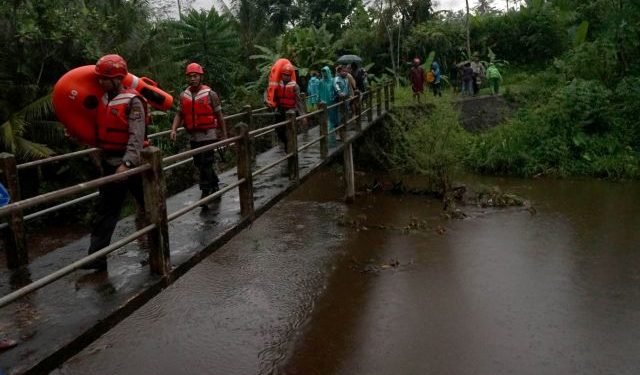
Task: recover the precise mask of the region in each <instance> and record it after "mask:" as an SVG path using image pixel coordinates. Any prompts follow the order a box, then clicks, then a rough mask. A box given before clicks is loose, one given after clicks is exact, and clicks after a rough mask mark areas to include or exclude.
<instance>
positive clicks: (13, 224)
mask: <svg viewBox="0 0 640 375" xmlns="http://www.w3.org/2000/svg"><path fill="white" fill-rule="evenodd" d="M383 88H384V105H385V111H388V110H389V101H390V100H391V101H393V96H391V98H390V95H393V87H392V86H391V84H390V83H385V84H383V85H382V86H378V87H377V88H374V89H372V90H370V91H368V92H366V93H358V94H357V95H356V96H354V97H352V98H349V99H346V100H344V101H341V102H338V103H335V104H333V105H330V106H326V105H324V104H322V103H321V104H319V109H318V110H316V111H313V112H311V113H308V114H305V115H302V116H298V117H296V116H295V113H294V112H292V111H291V112H289V113H287V120H285V121H282V122H279V123H276V124H273V125H269V126H266V127H263V128H258V129H255V126H254V122H253V115H254V114H255V113H256V112H259V111H263V110H264V109H259V110H256V111H254V110H251V107H250V106H246V107H245V111H244V112H241V113H237V114H234V115H230V116H227V117H225V119H229V120H231V119H246V120H247V123H242V122H241V123H239V124H238V125H237V126H236V131H237V133H238V134H237V135H236V136H234V137H230V138H228V139H225V140H222V141H219V142H216V143H213V144H210V145H206V146H202V147H199V148H196V149H193V150H189V151H185V152H182V153H179V154H176V155H172V156H167V157H165V158H162V152H161V150H160V149H158V148H157V147H148V148H145V149H144V150H143V151H142V158H143V161H144V163H143V164H142V165H140V166H138V167H135V168H132V169H130V170H128V171H126V172H123V173H119V174H114V175H110V176H105V177H101V178H98V179H95V180H91V181H87V182H83V183H80V184H78V185H75V186H71V187H67V188H63V189H59V190H56V191H52V192H49V193H45V194H42V195H38V196H36V197H32V198H28V199H25V200H19V199H17V197H19V186H18V178H17V171H18V170H19V169H24V168H27V167H24V165H25V164H29V166H28V167H32V166H35V165H41V164H44V163H45V161H46V162H53V161H60V160H65V159H70V158H72V157H77V156H80V155H85V154H87V153H89V152H93V151H94V150H84V151H80V152H76V153H72V154H73V155H72V154H67V155H60V156H59V157H54V158H55V159H54V158H49V159H44V160H41V161H37V162H40V163H39V164H34V163H36V162H30V163H25V164H23V167H22V168H20V167H19V166H18V167H17V166H16V164H15V158H14V156H13V155H10V154H6V153H5V154H1V155H0V163H2V164H1V166H2V170H3V176H4V180H5V181H4V182H5V183H6V185H7V187H8V189H9V190H10V193H11V195H12V200H13V202H14V203H11V204H9V205H7V206H5V207H2V208H0V217H7V216H8V217H9V219H8V220H9V223H8V225H5V227H6V231H5V232H6V236H5V245H6V252H7V263H8V266H9V267H10V268H16V267H19V266H21V265H24V264H27V263H28V254H27V251H26V246H25V232H24V221H25V220H26V219H27V218H28V217H29V216H31V217H36V216H40V215H43V214H45V213H49V212H52V211H55V210H59V209H61V208H63V207H66V206H69V205H71V204H75V203H77V202H79V201H82V200H86V199H89V198H88V197H93V196H95V195H97V193H92V194H89V195H87V196H84V197H81V198H76V199H74V200H71V201H68V202H65V203H63V204H60V205H58V206H54V207H50V208H47V209H45V210H43V211H39V212H36V213H34V214H31V215H27V216H23V210H25V209H27V208H30V207H35V206H37V205H40V204H43V203H48V202H51V201H54V200H59V199H61V198H65V197H69V196H73V195H76V194H79V193H82V192H85V191H87V190H93V189H96V188H98V187H100V186H103V185H105V184H108V183H113V182H117V181H121V180H124V179H126V178H127V177H130V176H133V175H138V174H140V175H142V179H143V188H144V200H145V214H146V219H147V224H148V225H146V226H145V227H143V228H142V229H140V230H138V231H136V232H134V233H132V234H130V235H128V236H126V237H124V238H122V239H120V240H117V241H115V242H113V243H112V244H110V245H109V246H107V247H105V248H103V249H100V250H99V251H97V252H95V253H93V254H91V255H88V256H86V257H84V258H82V259H80V260H78V261H76V262H74V263H72V264H70V265H68V266H65V267H63V268H61V269H59V270H57V271H55V272H53V273H51V274H49V275H47V276H45V277H43V278H41V279H39V280H37V281H35V282H33V283H31V284H29V285H26V286H25V287H23V288H21V289H18V290H16V291H14V292H12V293H10V294H8V295H6V296H4V297H2V298H0V307H3V306H5V305H7V304H9V303H11V302H13V301H15V300H17V299H19V298H21V297H23V296H25V295H27V294H29V293H31V292H33V291H36V290H38V289H40V288H42V287H44V286H46V285H48V284H50V283H52V282H54V281H55V280H57V279H59V278H61V277H63V276H65V275H68V274H69V273H71V272H73V271H75V270H77V269H79V268H80V267H82V266H84V265H87V264H89V263H91V262H93V261H95V260H96V259H98V258H100V257H103V256H106V255H108V254H110V253H112V252H114V251H115V250H117V249H120V248H121V247H123V246H125V245H126V244H128V243H130V242H132V241H134V240H136V239H137V238H139V237H141V236H142V235H145V234H148V235H149V239H150V246H149V247H150V250H149V266H150V269H151V272H153V273H155V274H158V275H163V276H165V275H167V274H168V273H169V270H170V249H169V231H168V223H169V222H170V221H172V220H175V219H176V218H178V217H180V216H182V215H184V214H186V213H187V212H189V211H191V210H193V209H195V208H197V207H199V206H200V205H201V204H206V203H208V202H211V201H213V200H214V199H216V198H218V197H220V196H222V195H223V194H224V193H226V192H228V191H229V190H232V189H234V188H236V187H237V188H238V189H239V196H240V214H241V216H242V218H244V219H245V220H252V219H253V218H254V215H255V213H254V200H253V179H254V178H255V177H256V176H258V175H260V174H262V173H264V172H266V171H267V170H269V169H271V168H273V167H275V166H276V165H278V164H279V163H281V162H284V161H285V160H286V161H287V163H288V165H287V170H288V175H289V179H290V180H291V181H293V182H297V181H298V180H299V167H298V153H299V152H301V151H303V150H305V149H307V148H309V147H311V146H313V145H315V144H317V143H320V157H321V158H322V159H325V158H327V157H328V155H329V145H328V141H329V140H328V138H329V135H330V134H332V133H337V134H338V135H339V136H340V138H341V140H342V141H343V142H344V160H345V179H346V182H347V194H346V195H347V199H353V197H354V196H355V186H354V178H353V156H352V146H351V143H350V142H349V141H348V140H347V125H349V124H354V128H355V130H356V132H357V133H360V132H361V131H362V126H361V120H362V116H364V115H365V114H366V115H367V119H368V120H369V122H372V121H373V93H376V113H377V114H378V116H380V115H381V114H382V108H381V107H382V90H383ZM363 97H366V99H367V100H366V101H362V100H361V99H362V98H363ZM354 101H355V102H356V103H358V104H359V105H357V106H356V107H355V108H356V112H355V113H354V114H353V116H352V117H351V118H348V117H347V115H346V114H347V113H348V109H347V106H348V105H349V104H350V103H351V102H354ZM363 103H366V104H367V105H366V109H364V110H363V108H362V107H363V106H362V104H363ZM333 108H339V110H340V112H341V114H342V116H341V124H340V125H339V126H337V127H335V128H334V129H331V130H329V126H328V110H330V109H333ZM307 118H319V130H320V136H319V137H317V138H315V139H312V140H310V141H309V142H306V143H305V144H304V145H302V146H298V144H297V140H298V138H297V135H298V130H297V126H298V122H299V121H301V120H304V119H307ZM279 127H286V131H287V141H288V144H287V150H293V151H290V152H289V153H288V154H287V155H285V156H284V157H282V158H280V159H279V160H276V161H274V162H272V163H270V164H269V165H266V166H264V167H262V168H260V169H258V170H256V171H253V172H252V171H251V160H252V158H253V157H254V155H252V153H253V150H252V147H251V145H252V143H253V142H254V141H255V140H256V139H257V138H259V137H262V136H265V135H267V134H271V133H273V132H274V131H275V129H277V128H279ZM306 130H307V129H304V130H303V131H306ZM169 133H170V132H168V131H164V132H159V133H155V134H154V135H153V136H154V137H157V136H162V135H167V134H169ZM232 145H235V148H236V155H237V161H236V168H237V176H238V178H237V180H236V181H235V182H233V183H230V184H228V185H227V186H225V187H224V188H222V189H220V190H219V191H217V192H215V193H213V194H211V195H209V196H207V197H204V198H202V199H200V200H198V201H196V202H194V203H192V204H190V205H188V206H186V207H183V208H181V209H180V210H178V211H175V212H172V213H170V214H168V213H167V209H166V185H165V181H164V171H165V170H167V169H170V168H172V167H174V166H176V165H178V164H180V163H185V162H188V161H190V160H191V158H192V157H193V155H196V154H200V153H203V152H206V151H209V150H213V149H217V148H220V147H230V146H232ZM163 164H167V166H166V167H164V168H163Z"/></svg>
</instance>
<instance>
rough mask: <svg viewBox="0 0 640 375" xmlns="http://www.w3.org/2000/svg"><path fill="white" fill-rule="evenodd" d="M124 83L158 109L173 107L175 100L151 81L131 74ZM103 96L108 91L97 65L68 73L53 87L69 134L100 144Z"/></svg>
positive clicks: (78, 138) (58, 107)
mask: <svg viewBox="0 0 640 375" xmlns="http://www.w3.org/2000/svg"><path fill="white" fill-rule="evenodd" d="M122 83H123V85H124V86H126V87H129V88H132V89H134V90H136V91H138V92H139V93H140V95H141V96H142V97H144V98H145V99H146V100H147V102H148V103H149V105H151V106H153V107H154V108H157V109H159V110H162V111H166V110H167V109H169V108H171V105H172V104H173V97H172V96H171V95H169V94H167V93H166V92H164V91H162V90H161V89H160V88H158V87H157V84H156V83H155V82H153V81H152V80H150V79H149V78H146V77H142V78H139V77H136V76H135V75H133V74H131V73H129V74H128V75H127V76H126V77H125V78H124V79H123V80H122ZM103 95H104V91H103V90H102V87H101V86H100V84H98V80H97V79H96V74H95V65H85V66H81V67H78V68H75V69H72V70H70V71H68V72H67V73H65V74H64V75H63V76H62V77H60V79H59V80H58V82H57V83H56V85H55V86H54V87H53V107H54V109H55V112H56V115H57V116H58V120H59V121H60V122H61V123H62V124H63V125H64V127H65V128H66V129H67V132H68V133H69V135H71V136H72V137H74V138H75V139H76V140H78V141H79V142H81V143H84V144H87V145H90V146H95V144H96V134H97V122H96V119H97V115H98V103H99V100H100V99H101V98H102V96H103Z"/></svg>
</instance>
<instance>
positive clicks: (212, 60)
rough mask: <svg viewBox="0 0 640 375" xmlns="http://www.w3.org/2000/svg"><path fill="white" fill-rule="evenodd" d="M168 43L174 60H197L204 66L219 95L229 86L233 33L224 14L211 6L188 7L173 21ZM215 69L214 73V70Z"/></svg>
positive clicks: (231, 79) (229, 87)
mask: <svg viewBox="0 0 640 375" xmlns="http://www.w3.org/2000/svg"><path fill="white" fill-rule="evenodd" d="M174 28H175V32H176V35H175V36H174V37H173V39H172V45H173V49H174V52H175V55H176V57H177V59H178V60H180V61H182V62H183V63H186V62H188V61H195V62H198V63H199V64H200V65H202V66H203V67H204V68H205V71H206V72H208V73H209V74H208V75H207V78H208V81H209V82H211V83H212V84H213V85H214V86H215V87H216V88H217V89H218V90H219V91H220V92H221V93H222V94H223V95H224V94H227V93H230V92H231V91H232V89H233V74H232V73H233V71H234V61H233V60H232V56H233V55H234V54H233V52H234V49H235V48H236V46H237V40H238V38H237V34H236V33H235V31H234V29H233V27H232V24H231V22H230V20H229V18H228V17H224V16H220V15H219V14H218V13H217V12H216V10H215V8H211V10H209V11H205V10H201V11H196V10H190V11H189V12H188V13H186V14H184V15H183V17H182V20H180V21H179V22H177V23H175V25H174ZM214 73H215V74H214Z"/></svg>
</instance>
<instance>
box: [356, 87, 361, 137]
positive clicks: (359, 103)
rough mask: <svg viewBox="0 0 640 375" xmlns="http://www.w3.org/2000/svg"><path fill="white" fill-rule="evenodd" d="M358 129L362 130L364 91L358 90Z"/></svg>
mask: <svg viewBox="0 0 640 375" xmlns="http://www.w3.org/2000/svg"><path fill="white" fill-rule="evenodd" d="M356 131H357V132H358V133H360V132H361V131H362V93H361V92H360V91H358V95H357V96H356Z"/></svg>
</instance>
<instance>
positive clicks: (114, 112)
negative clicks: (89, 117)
mask: <svg viewBox="0 0 640 375" xmlns="http://www.w3.org/2000/svg"><path fill="white" fill-rule="evenodd" d="M136 97H137V98H139V99H140V101H141V102H142V106H143V108H144V118H145V125H146V124H147V123H148V121H147V120H148V117H147V106H146V101H145V100H144V98H142V97H141V96H140V94H139V93H138V92H137V91H135V90H131V89H124V90H122V91H120V93H119V94H118V95H116V97H115V98H113V99H111V100H109V97H108V95H107V93H105V94H104V95H103V96H102V100H101V101H100V103H99V105H98V121H97V122H98V132H97V133H98V134H97V137H96V138H97V146H98V147H99V148H101V149H103V150H106V151H125V150H126V149H127V144H128V143H129V105H130V104H131V100H133V98H136Z"/></svg>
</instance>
